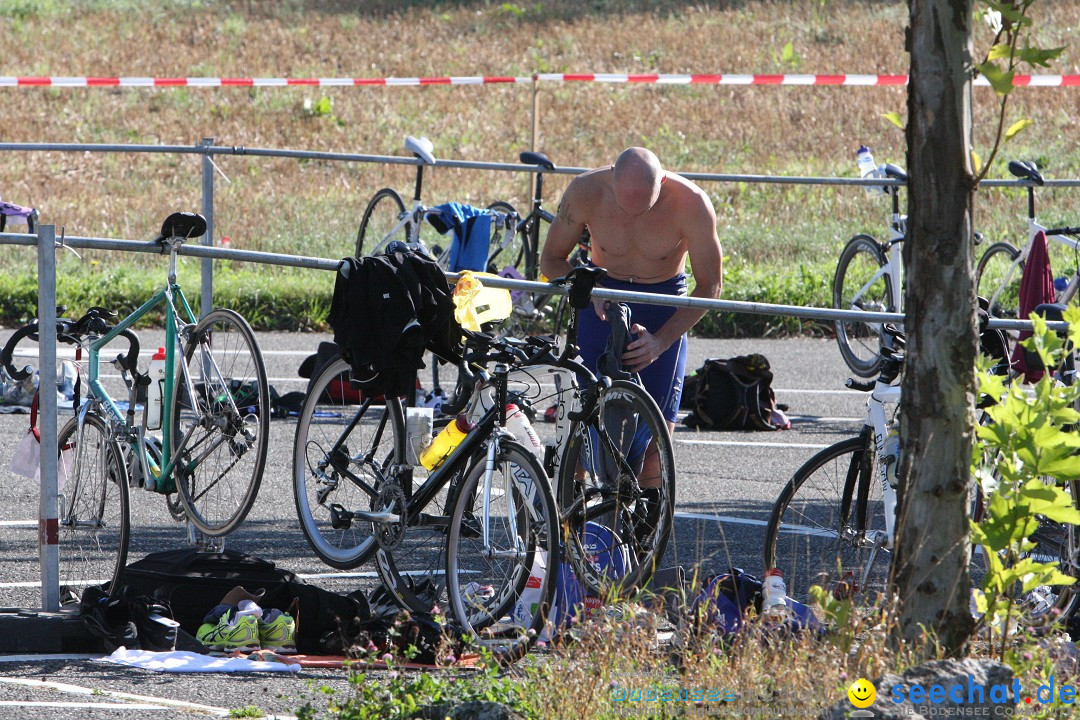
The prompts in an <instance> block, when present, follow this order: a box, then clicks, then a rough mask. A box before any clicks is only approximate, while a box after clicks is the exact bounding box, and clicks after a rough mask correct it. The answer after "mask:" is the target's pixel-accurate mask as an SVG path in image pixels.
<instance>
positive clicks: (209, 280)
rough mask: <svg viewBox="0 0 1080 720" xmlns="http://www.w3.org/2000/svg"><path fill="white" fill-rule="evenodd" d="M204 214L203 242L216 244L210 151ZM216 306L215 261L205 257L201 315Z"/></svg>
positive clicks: (205, 159)
mask: <svg viewBox="0 0 1080 720" xmlns="http://www.w3.org/2000/svg"><path fill="white" fill-rule="evenodd" d="M213 145H214V138H203V141H202V146H203V147H204V148H208V147H213ZM202 214H203V217H204V218H206V234H205V235H203V237H202V244H203V245H205V246H207V247H213V245H214V160H213V157H211V155H210V153H208V152H204V153H203V156H202ZM213 307H214V261H213V260H211V259H210V258H203V261H202V292H201V293H200V295H199V317H204V316H205V315H206V313H208V312H210V310H211V309H213Z"/></svg>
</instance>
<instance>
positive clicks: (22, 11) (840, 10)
mask: <svg viewBox="0 0 1080 720" xmlns="http://www.w3.org/2000/svg"><path fill="white" fill-rule="evenodd" d="M1036 7H1037V9H1038V15H1037V16H1036V23H1037V38H1038V41H1039V43H1040V44H1042V45H1047V46H1054V45H1066V44H1068V43H1069V42H1070V40H1071V39H1072V37H1073V36H1074V34H1075V31H1074V28H1076V27H1077V25H1078V24H1080V5H1078V4H1076V3H1074V2H1066V1H1064V0H1061V1H1054V0H1044V1H1043V2H1040V3H1038V4H1037V6H1036ZM906 14H907V6H906V3H905V2H901V1H896V0H877V1H875V0H863V1H861V2H860V1H857V0H828V1H826V0H805V1H804V0H798V1H790V2H782V1H779V0H773V1H771V2H766V1H760V0H759V1H752V0H748V1H746V2H719V3H709V4H706V3H693V2H678V1H676V0H660V1H658V2H653V3H645V2H615V1H610V2H609V1H605V0H590V1H588V2H584V1H577V2H573V1H570V0H549V1H547V2H536V3H530V2H506V3H499V2H471V1H467V0H461V1H458V2H435V3H422V2H414V1H409V0H406V1H401V2H390V1H389V0H385V1H375V2H366V3H349V2H314V1H311V2H303V1H300V0H294V1H293V2H274V3H269V2H265V3H256V2H206V1H201V2H200V1H198V0H163V1H162V2H157V3H154V4H153V5H152V6H150V5H147V4H143V3H139V2H135V1H134V0H82V1H69V2H64V1H63V0H0V48H2V49H3V54H2V55H0V75H68V76H82V75H91V76H116V75H124V76H133V75H134V76H181V77H183V76H211V77H214V76H241V77H251V76H257V77H282V76H311V77H387V76H399V77H410V76H428V75H515V76H523V75H529V74H531V73H533V72H655V73H689V72H702V73H708V72H727V73H779V72H801V73H890V74H892V73H895V74H902V73H906V72H907V68H908V58H907V56H906V54H905V52H904V49H903V31H904V27H905V25H906V24H907V17H906ZM979 30H980V31H983V30H984V29H983V28H981V27H980V28H979ZM989 39H990V36H989V32H988V31H986V32H980V34H979V36H978V38H977V49H978V50H980V51H982V50H984V49H985V44H986V43H987V42H988V41H989ZM980 43H981V44H980ZM789 44H790V47H788V46H789ZM1053 72H1060V73H1076V72H1080V66H1078V60H1077V54H1076V52H1075V51H1072V50H1070V51H1067V52H1066V55H1065V57H1064V59H1063V61H1062V62H1061V63H1059V64H1058V66H1057V67H1055V68H1054V70H1053ZM1077 92H1078V90H1077V89H1076V88H1025V89H1021V90H1019V91H1018V92H1017V93H1016V94H1015V95H1014V99H1013V100H1012V101H1011V106H1010V118H1012V119H1017V118H1019V117H1022V116H1027V117H1032V118H1033V119H1035V121H1036V124H1035V125H1034V126H1033V127H1031V128H1029V129H1028V130H1027V131H1025V132H1024V133H1023V134H1021V135H1020V136H1019V137H1018V138H1016V139H1015V140H1014V141H1013V142H1012V143H1010V144H1009V146H1008V147H1007V148H1006V150H1005V152H1004V154H1003V155H1002V156H1001V161H1000V163H997V164H995V167H994V168H993V170H992V172H991V177H1003V176H1004V173H1005V171H1004V161H1005V160H1007V159H1009V158H1013V157H1024V158H1035V159H1040V160H1041V161H1042V162H1043V163H1044V164H1045V165H1046V173H1047V175H1048V176H1049V177H1055V178H1062V177H1078V176H1080V151H1078V144H1077V142H1076V138H1077V134H1078V132H1077V131H1078V123H1077V120H1076V118H1075V117H1074V116H1073V109H1074V108H1075V107H1076V105H1077ZM531 95H532V93H531V88H530V87H529V86H527V85H523V86H518V85H506V86H500V85H493V86H475V87H474V86H453V87H447V86H435V87H424V88H417V87H355V88H295V89H276V88H271V89H242V88H222V89H193V88H172V89H117V88H113V89H14V88H5V89H3V90H0V97H2V99H3V104H2V105H0V128H2V129H3V132H2V133H0V138H2V139H3V140H4V141H9V142H94V143H100V142H108V143H146V144H158V143H161V144H184V145H193V144H196V143H198V142H199V141H200V140H201V139H202V138H204V137H213V138H215V140H216V142H217V143H218V144H220V145H236V146H248V147H260V148H295V149H311V150H325V151H340V152H358V153H373V154H397V155H400V154H403V152H404V150H403V148H402V143H403V140H404V137H405V135H407V134H413V135H426V136H427V137H429V138H430V139H431V140H432V142H433V143H434V146H435V152H436V155H437V156H438V157H441V158H446V159H464V160H478V161H496V162H515V161H516V158H517V155H518V153H519V152H521V151H522V150H527V149H529V147H530V129H531V104H532V103H531V101H532V97H531ZM974 95H975V97H974V101H975V117H976V128H975V138H976V148H977V149H978V150H980V152H981V154H982V155H983V156H984V157H985V156H986V155H987V153H988V148H989V143H990V133H991V130H992V127H993V125H994V123H993V119H994V118H995V117H996V116H995V115H994V113H995V98H994V96H993V93H992V91H991V90H990V89H989V88H976V89H975V91H974ZM322 98H327V99H328V101H329V107H327V105H326V103H323V104H322V105H320V103H319V101H320V100H321V99H322ZM307 107H310V108H320V107H322V108H324V111H322V112H318V111H314V110H311V109H305V108H307ZM539 107H540V115H539V123H540V136H539V138H538V140H537V143H536V145H537V149H539V150H542V151H544V152H546V153H547V154H548V155H549V156H550V157H551V158H552V159H553V160H554V161H555V162H556V163H557V164H560V165H566V166H579V167H589V166H595V165H603V164H606V163H609V162H611V161H612V159H613V158H614V157H615V155H616V154H617V153H618V152H619V151H621V150H622V149H623V148H625V147H627V146H630V145H644V146H647V147H649V148H651V149H652V150H654V151H655V152H656V153H657V155H658V156H659V157H660V158H661V160H662V161H663V162H664V163H665V165H666V167H668V168H669V169H672V170H682V171H695V172H714V173H754V174H768V175H793V176H794V175H826V176H831V175H839V176H849V177H853V176H855V174H856V168H855V149H856V148H857V147H858V146H859V144H861V143H865V144H867V145H869V146H871V147H872V148H873V150H874V154H875V157H876V159H877V160H878V161H879V162H885V161H890V162H894V163H897V164H900V165H903V164H904V137H903V133H902V131H901V130H899V129H898V128H896V127H895V126H893V125H892V124H890V123H889V122H887V121H886V120H884V119H883V118H882V117H881V114H882V113H885V112H889V111H896V112H898V113H900V115H901V116H902V117H903V116H904V115H905V110H906V95H905V91H904V89H903V88H864V87H850V88H840V87H823V88H814V87H777V86H766V87H730V86H719V87H718V86H674V87H658V86H646V85H635V86H620V85H604V84H585V83H574V84H562V85H560V84H553V83H551V84H544V85H542V86H541V88H540V96H539ZM217 162H218V165H219V167H220V170H221V173H222V175H223V176H224V177H222V176H219V177H218V178H217V194H216V198H215V210H216V227H215V229H216V234H217V235H218V236H229V237H230V238H231V239H232V246H233V247H237V248H252V249H259V250H272V251H277V252H289V253H299V254H307V255H317V256H323V257H341V256H344V255H346V254H348V253H349V252H350V248H351V247H352V245H353V244H354V237H355V233H356V227H357V225H358V223H359V218H360V215H361V213H362V212H363V209H364V206H365V204H366V202H367V200H368V198H369V197H370V196H371V195H372V194H373V193H374V191H375V190H376V189H378V188H380V187H383V186H386V185H389V186H392V187H396V188H398V189H399V190H401V191H403V192H407V191H409V190H410V189H411V178H412V168H411V167H394V166H380V165H370V164H341V163H329V162H315V161H296V160H277V159H264V158H244V157H223V158H220V159H219V160H218V161H217ZM998 165H1000V166H998ZM567 179H568V178H567V177H566V176H556V177H553V178H552V180H551V182H550V183H549V184H548V186H547V193H546V194H547V197H548V198H549V199H550V202H549V205H551V206H554V205H555V204H556V203H557V198H558V197H559V194H560V193H561V191H562V189H563V188H564V187H565V184H566V182H567ZM703 187H704V188H705V189H706V191H707V192H708V193H709V195H710V197H711V198H712V200H713V202H714V205H715V207H716V210H717V216H718V220H719V234H720V237H721V240H722V241H723V243H724V253H725V259H726V263H727V265H726V282H725V285H726V288H725V293H724V294H725V297H729V298H735V299H753V300H759V301H766V302H791V303H797V304H827V303H828V297H829V292H830V289H829V288H830V286H831V277H832V272H833V268H834V266H835V261H836V258H837V256H838V254H839V251H840V248H841V247H842V245H843V243H844V242H845V241H846V239H847V238H848V237H850V236H851V235H853V234H855V233H857V232H871V233H873V234H876V235H878V236H880V235H882V234H883V233H884V225H885V220H886V214H887V212H888V207H887V204H886V203H885V202H882V201H880V200H875V199H870V198H867V197H866V196H865V194H864V193H863V192H862V190H861V189H858V188H829V187H808V186H778V185H753V184H745V183H715V182H707V183H703ZM527 193H528V179H527V176H526V175H525V174H517V173H493V172H478V171H463V170H453V169H441V170H437V171H435V172H433V173H431V175H430V182H428V183H427V184H426V185H425V199H426V200H428V201H429V202H430V203H432V204H435V203H437V202H442V201H446V200H451V199H453V200H458V201H462V202H470V203H473V204H487V203H489V202H491V201H493V200H496V199H506V200H510V201H511V202H513V203H515V204H516V205H517V206H518V207H525V205H526V199H527ZM0 197H3V198H4V199H5V200H9V201H12V202H16V203H19V204H24V205H34V206H36V207H38V208H39V209H40V210H41V215H42V219H43V221H44V222H50V223H54V224H56V225H57V226H58V227H59V226H63V227H65V228H66V230H67V232H68V233H69V234H76V235H95V236H111V237H122V238H148V237H151V236H152V235H153V233H154V231H155V229H156V228H157V226H158V225H159V224H160V221H161V219H162V218H163V217H164V216H165V215H166V214H168V213H169V212H171V211H173V210H176V209H198V207H199V204H200V161H199V159H198V158H197V157H195V156H169V155H103V154H88V153H59V152H45V153H27V152H5V153H3V155H2V161H0ZM1077 197H1078V194H1077V192H1076V191H1075V190H1072V189H1059V190H1046V191H1043V192H1042V193H1041V194H1040V198H1041V201H1040V207H1041V208H1042V212H1040V216H1041V217H1043V218H1044V219H1045V220H1047V221H1050V222H1053V221H1054V220H1055V219H1058V220H1065V219H1068V218H1072V219H1073V220H1076V219H1077V216H1078V215H1080V202H1078V201H1077ZM1023 214H1024V201H1023V195H1022V194H1021V193H1020V192H1019V191H1017V190H1012V191H1006V192H1003V191H990V190H985V191H982V192H980V193H979V195H978V197H977V217H976V225H977V227H978V228H979V229H981V230H982V231H983V232H984V233H985V234H986V235H987V237H988V238H989V239H991V240H998V239H1006V238H1012V239H1014V240H1015V239H1016V238H1018V237H1019V236H1020V235H1021V233H1022V231H1023V227H1024V225H1023ZM65 255H66V254H65ZM1066 260H1071V259H1064V258H1063V259H1061V260H1060V262H1062V263H1063V262H1066ZM188 262H189V263H191V264H192V265H193V266H194V263H193V262H191V261H188ZM62 263H63V272H64V274H65V276H66V277H65V279H64V282H65V287H66V288H68V291H69V292H70V293H71V294H72V295H73V296H75V298H76V299H74V300H73V299H71V298H68V297H61V302H64V303H66V304H69V305H72V306H78V305H79V303H80V301H81V300H83V299H89V298H90V297H91V296H92V295H93V293H94V292H95V291H99V290H100V289H102V288H106V287H108V288H111V290H110V292H111V293H112V294H113V295H114V296H116V302H117V303H123V302H124V299H125V298H127V299H128V302H130V303H134V302H135V301H136V300H137V299H138V298H139V297H140V296H142V289H141V288H142V287H143V285H144V284H146V283H147V281H148V276H147V273H146V272H145V271H146V269H148V268H153V269H155V270H156V269H160V271H161V273H160V274H161V275H162V276H163V275H164V265H163V264H162V263H161V259H160V258H155V257H152V256H145V257H143V256H140V257H138V258H132V257H126V256H125V257H118V256H117V255H115V254H111V255H109V254H105V253H86V254H84V256H83V259H81V260H80V259H76V258H74V257H65V259H64V260H63V261H62ZM33 267H34V265H33V257H32V255H31V253H30V252H28V251H26V250H22V249H18V250H14V249H10V248H9V249H5V250H4V252H3V255H0V314H2V318H0V319H3V320H7V321H11V320H17V319H18V316H19V315H20V313H25V312H28V311H32V309H33V302H32V301H30V303H29V304H27V302H26V299H25V295H20V294H19V293H18V292H14V291H9V290H8V289H9V288H14V289H15V290H18V288H20V287H21V288H24V289H25V287H26V286H27V280H26V278H25V275H26V274H27V273H31V272H32V271H33ZM192 271H193V272H194V267H192ZM228 273H229V277H228V278H227V279H226V280H224V281H223V282H222V283H221V284H220V285H219V287H220V292H219V293H218V299H217V301H218V302H219V303H225V304H230V305H233V306H240V307H242V308H244V309H245V311H247V309H248V308H256V309H257V311H258V312H257V314H258V316H259V317H258V322H259V324H261V325H264V326H267V327H290V326H292V327H299V326H307V325H312V324H318V323H319V322H320V321H321V317H322V316H321V314H320V313H324V312H325V308H326V305H327V303H328V300H329V292H330V289H331V285H332V279H331V278H330V277H322V276H317V277H312V272H310V271H286V270H277V269H275V270H272V271H267V270H266V269H262V268H260V269H258V270H257V271H256V270H255V269H254V268H250V267H248V268H244V267H233V268H230V269H229V271H228ZM153 275H155V276H156V275H158V273H157V272H154V273H153ZM147 287H148V285H147ZM227 288H231V290H227ZM233 292H235V293H236V295H235V296H234V295H231V294H224V293H233ZM118 307H119V306H118ZM746 320H747V319H746V318H745V317H744V318H727V319H724V320H723V321H719V320H714V321H712V322H711V323H709V324H708V325H707V326H706V327H705V328H704V329H706V330H708V331H709V332H724V333H725V334H726V333H737V332H763V331H768V330H769V328H770V327H771V328H772V329H773V330H776V329H786V330H791V329H794V327H797V326H791V325H788V326H778V325H776V324H772V323H766V324H764V325H763V324H762V323H761V322H759V321H755V322H747V321H746ZM767 326H768V327H767Z"/></svg>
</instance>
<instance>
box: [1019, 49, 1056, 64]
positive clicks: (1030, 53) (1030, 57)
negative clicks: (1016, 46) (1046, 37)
mask: <svg viewBox="0 0 1080 720" xmlns="http://www.w3.org/2000/svg"><path fill="white" fill-rule="evenodd" d="M1064 51H1065V48H1064V47H1056V48H1045V49H1044V48H1033V47H1025V48H1024V49H1023V50H1019V51H1017V53H1016V54H1017V57H1018V58H1019V59H1020V61H1021V62H1026V63H1027V64H1029V65H1034V66H1038V67H1050V61H1051V60H1057V59H1058V58H1059V57H1061V53H1062V52H1064Z"/></svg>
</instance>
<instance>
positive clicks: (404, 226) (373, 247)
mask: <svg viewBox="0 0 1080 720" xmlns="http://www.w3.org/2000/svg"><path fill="white" fill-rule="evenodd" d="M405 149H406V150H408V151H409V152H411V153H412V154H413V157H415V158H416V159H417V160H418V161H419V164H417V166H416V183H415V185H414V186H413V199H412V208H411V209H408V210H407V209H406V208H405V201H404V200H402V199H401V195H400V194H399V193H398V191H397V190H395V189H393V188H389V187H385V188H382V189H381V190H379V191H377V192H376V193H375V195H373V196H372V198H371V200H370V201H368V204H367V207H366V208H365V209H364V214H363V217H362V218H361V219H360V229H359V230H358V231H357V233H356V254H355V257H364V256H365V255H377V254H379V253H381V252H385V250H386V248H387V247H388V246H389V245H390V243H392V242H394V241H401V242H407V243H413V244H419V245H420V246H422V247H424V248H425V250H426V251H429V252H430V254H431V255H432V257H434V258H435V261H436V262H437V263H438V264H439V265H440V266H441V267H442V268H443V269H444V270H446V269H448V268H449V266H450V252H449V251H447V250H444V249H443V248H441V247H440V246H439V245H438V244H436V243H435V241H434V240H433V239H432V238H428V242H425V239H424V237H423V236H422V233H421V228H422V227H423V226H424V221H425V220H427V219H428V218H430V217H433V216H435V215H438V214H440V212H441V211H440V210H438V209H436V208H433V207H428V206H426V205H424V204H423V203H422V202H421V201H420V195H421V192H422V190H423V187H424V167H425V166H433V165H435V163H436V160H435V156H434V154H433V147H432V145H431V141H430V140H428V139H427V138H425V137H421V138H415V137H413V136H411V135H409V136H408V137H406V138H405ZM495 205H506V207H508V208H509V212H505V211H504V210H505V208H504V209H499V208H496V207H495ZM495 205H493V206H492V207H491V208H489V210H490V211H491V213H490V214H491V216H492V233H491V245H490V248H489V250H488V258H489V259H488V263H489V265H490V263H491V262H492V261H493V259H494V258H495V257H498V256H500V255H501V256H503V257H506V256H511V255H514V250H513V248H512V246H513V245H514V240H515V238H516V237H517V235H516V234H515V233H513V232H512V229H513V228H514V224H515V222H516V221H517V217H518V216H517V213H516V212H515V211H514V210H513V208H512V207H510V206H509V205H508V204H506V203H502V204H500V203H495ZM365 244H366V245H367V250H365V248H364V246H365ZM504 253H505V254H504ZM517 254H518V256H520V252H519V253H517ZM492 272H494V271H493V270H492Z"/></svg>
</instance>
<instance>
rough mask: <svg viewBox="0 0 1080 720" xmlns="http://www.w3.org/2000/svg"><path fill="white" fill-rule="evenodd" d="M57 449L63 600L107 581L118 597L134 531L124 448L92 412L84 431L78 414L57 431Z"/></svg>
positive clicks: (58, 528) (113, 593)
mask: <svg viewBox="0 0 1080 720" xmlns="http://www.w3.org/2000/svg"><path fill="white" fill-rule="evenodd" d="M57 447H58V448H59V456H58V459H57V484H58V488H57V489H58V493H59V506H58V513H57V518H58V520H57V545H58V550H59V557H60V588H61V598H64V597H65V596H67V597H75V598H81V597H82V593H83V591H84V590H86V588H88V587H90V586H92V585H101V584H103V583H108V594H109V596H110V597H113V596H115V595H116V594H117V593H118V592H119V590H120V586H121V584H122V583H121V577H122V574H123V571H124V566H125V564H126V563H127V553H128V541H129V535H130V532H131V527H130V524H129V522H130V520H129V515H128V475H127V469H126V468H125V467H124V463H123V460H122V458H123V455H122V453H121V451H120V446H119V445H118V444H117V443H116V441H115V440H113V439H112V432H111V430H110V428H109V426H108V424H107V423H106V422H105V420H104V419H102V418H101V417H100V416H99V415H97V414H96V413H94V412H87V413H86V416H85V419H84V421H83V426H82V434H81V435H80V434H79V417H78V416H76V417H73V418H72V419H71V420H68V421H67V423H66V424H65V425H64V426H63V427H62V428H61V429H60V432H59V433H58V434H57ZM65 591H70V592H65Z"/></svg>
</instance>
